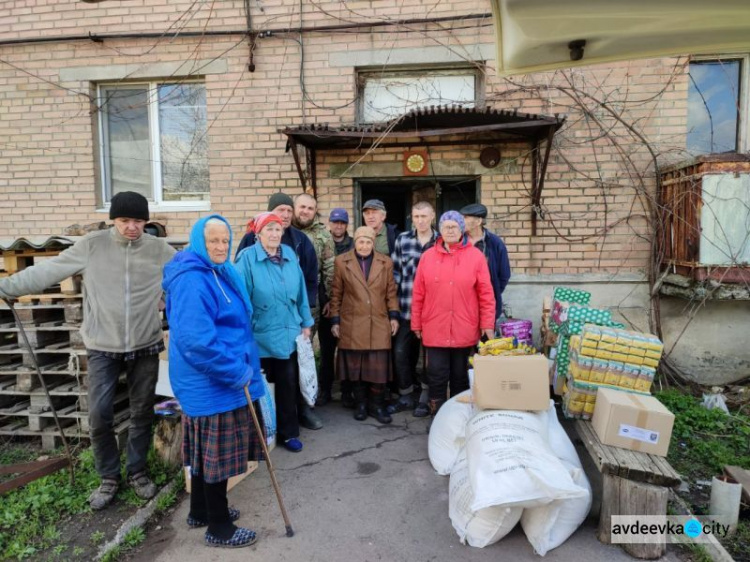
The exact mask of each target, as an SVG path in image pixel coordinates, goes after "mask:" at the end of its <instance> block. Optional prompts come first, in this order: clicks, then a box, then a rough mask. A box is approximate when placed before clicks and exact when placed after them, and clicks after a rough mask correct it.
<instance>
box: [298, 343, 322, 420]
mask: <svg viewBox="0 0 750 562" xmlns="http://www.w3.org/2000/svg"><path fill="white" fill-rule="evenodd" d="M295 341H296V342H297V364H298V365H299V389H300V392H301V393H302V398H304V399H305V402H307V405H308V406H310V407H313V406H315V399H316V398H317V397H318V374H317V372H316V371H315V354H314V353H313V348H312V342H311V341H310V338H306V337H305V336H303V335H302V334H300V335H299V336H297V339H296V340H295Z"/></svg>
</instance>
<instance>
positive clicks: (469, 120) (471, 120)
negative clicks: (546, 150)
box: [279, 106, 565, 150]
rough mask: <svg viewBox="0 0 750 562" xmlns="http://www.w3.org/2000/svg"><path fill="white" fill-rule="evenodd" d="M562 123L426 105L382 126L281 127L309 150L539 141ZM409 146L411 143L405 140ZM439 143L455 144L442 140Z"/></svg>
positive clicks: (512, 113) (522, 115)
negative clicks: (458, 138) (465, 140)
mask: <svg viewBox="0 0 750 562" xmlns="http://www.w3.org/2000/svg"><path fill="white" fill-rule="evenodd" d="M564 121H565V119H564V118H560V117H558V116H557V115H555V116H554V117H549V116H546V115H533V114H528V113H521V112H519V111H517V110H504V109H492V108H490V107H487V108H484V109H479V108H474V107H460V106H430V107H423V108H419V109H414V110H412V111H410V112H408V113H406V114H404V115H402V116H401V117H398V118H397V119H393V120H391V121H387V122H385V123H374V124H372V123H370V124H363V125H342V126H340V127H329V126H328V124H327V123H326V124H322V125H316V124H311V125H300V126H293V127H287V128H285V129H280V130H279V132H280V133H283V134H285V135H286V136H287V137H288V138H289V141H290V143H294V144H301V145H303V146H305V147H307V148H310V149H313V150H316V149H317V150H319V149H328V150H335V149H342V148H368V147H370V146H373V145H377V146H384V144H383V143H384V142H386V143H387V146H393V145H394V141H396V144H397V143H398V141H399V140H400V139H408V140H409V141H411V140H412V139H414V138H418V139H421V140H423V141H428V139H431V140H435V137H441V136H453V135H471V137H472V141H474V142H477V143H482V142H498V141H500V140H514V139H519V138H520V139H526V140H541V139H546V138H548V137H549V136H550V133H552V134H554V132H555V131H557V130H558V129H559V128H560V127H561V126H562V124H563V122H564ZM409 144H414V143H413V142H409ZM443 144H456V143H455V141H446V142H445V143H443Z"/></svg>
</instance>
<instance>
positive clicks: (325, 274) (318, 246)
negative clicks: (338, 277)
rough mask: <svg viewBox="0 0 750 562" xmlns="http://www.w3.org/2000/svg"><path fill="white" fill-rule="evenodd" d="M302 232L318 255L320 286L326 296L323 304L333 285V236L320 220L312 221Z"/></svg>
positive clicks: (334, 247) (334, 256) (334, 250)
mask: <svg viewBox="0 0 750 562" xmlns="http://www.w3.org/2000/svg"><path fill="white" fill-rule="evenodd" d="M300 230H302V232H304V233H305V234H306V235H307V237H308V238H309V239H310V242H312V244H313V246H314V247H315V255H316V256H317V257H318V272H319V273H320V280H321V286H322V287H324V288H325V291H326V296H327V297H328V298H325V299H324V300H323V303H321V304H324V303H325V302H327V301H328V299H329V298H330V296H331V287H332V286H333V260H334V259H335V258H336V246H335V245H334V243H333V236H331V233H330V232H329V231H328V229H327V228H326V227H325V225H324V224H323V223H322V222H314V223H312V224H311V225H310V226H308V227H307V228H304V229H300Z"/></svg>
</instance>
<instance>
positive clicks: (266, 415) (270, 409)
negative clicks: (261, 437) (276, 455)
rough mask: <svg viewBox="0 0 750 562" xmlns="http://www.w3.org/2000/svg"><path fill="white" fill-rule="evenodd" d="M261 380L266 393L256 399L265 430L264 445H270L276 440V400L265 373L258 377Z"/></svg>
mask: <svg viewBox="0 0 750 562" xmlns="http://www.w3.org/2000/svg"><path fill="white" fill-rule="evenodd" d="M260 378H261V379H262V380H263V388H264V389H265V391H266V393H265V394H264V395H263V397H262V398H259V399H258V404H259V405H260V411H261V413H262V414H263V425H264V426H265V432H266V445H267V446H269V447H270V446H271V444H272V443H274V442H275V440H276V400H274V396H273V390H272V389H271V385H269V384H268V381H267V380H266V375H265V373H264V374H263V375H261V377H260Z"/></svg>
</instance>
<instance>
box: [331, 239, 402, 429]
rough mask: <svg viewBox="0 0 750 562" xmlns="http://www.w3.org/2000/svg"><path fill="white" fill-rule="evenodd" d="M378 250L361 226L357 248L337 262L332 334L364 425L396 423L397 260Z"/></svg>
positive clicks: (338, 366)
mask: <svg viewBox="0 0 750 562" xmlns="http://www.w3.org/2000/svg"><path fill="white" fill-rule="evenodd" d="M374 247H375V231H374V230H373V229H372V228H370V227H369V226H361V227H359V228H358V229H357V231H356V232H355V233H354V249H353V250H350V251H349V252H346V253H345V254H342V255H340V256H339V257H337V258H336V262H335V264H336V265H335V268H334V274H333V291H332V292H333V295H332V296H331V324H333V327H332V328H331V332H332V333H333V335H334V336H335V337H337V338H339V353H338V359H337V361H336V370H337V372H338V376H339V378H340V379H341V381H342V384H344V383H347V384H350V385H352V387H353V391H354V398H355V400H356V402H357V406H356V409H355V411H354V419H355V420H358V421H363V420H365V419H366V418H367V415H368V413H369V414H370V415H371V416H374V417H375V418H376V419H377V420H378V421H379V422H380V423H391V417H390V416H389V415H388V412H387V411H386V409H385V385H386V383H387V382H388V381H389V380H391V378H392V371H391V336H392V335H394V334H395V333H396V331H397V330H398V318H399V307H398V298H397V297H396V282H395V281H394V279H393V262H392V261H391V258H389V257H388V256H386V255H384V254H380V253H377V252H375V251H374ZM368 391H369V407H368Z"/></svg>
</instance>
